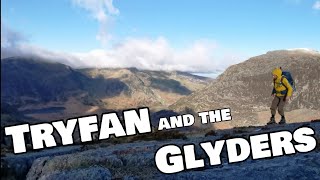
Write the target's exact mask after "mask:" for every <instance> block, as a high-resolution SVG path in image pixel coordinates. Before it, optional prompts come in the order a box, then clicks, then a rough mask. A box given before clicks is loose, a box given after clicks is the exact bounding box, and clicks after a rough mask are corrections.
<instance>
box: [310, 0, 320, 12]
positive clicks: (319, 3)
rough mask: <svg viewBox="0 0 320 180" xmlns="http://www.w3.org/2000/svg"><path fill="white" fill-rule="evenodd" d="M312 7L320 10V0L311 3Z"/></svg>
mask: <svg viewBox="0 0 320 180" xmlns="http://www.w3.org/2000/svg"><path fill="white" fill-rule="evenodd" d="M312 8H313V9H315V10H320V1H316V2H315V3H314V4H313V6H312Z"/></svg>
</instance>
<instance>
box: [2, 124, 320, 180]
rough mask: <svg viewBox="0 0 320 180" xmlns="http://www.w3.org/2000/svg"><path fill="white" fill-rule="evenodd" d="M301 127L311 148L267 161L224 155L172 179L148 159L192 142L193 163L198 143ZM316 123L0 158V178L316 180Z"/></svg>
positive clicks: (319, 168)
mask: <svg viewBox="0 0 320 180" xmlns="http://www.w3.org/2000/svg"><path fill="white" fill-rule="evenodd" d="M301 126H309V127H312V128H313V129H314V130H315V131H316V133H315V134H316V137H317V139H318V140H317V141H318V145H317V149H316V150H314V151H312V152H309V153H297V154H294V155H287V156H282V157H274V158H272V159H262V160H251V159H248V160H246V161H244V162H241V163H234V164H228V163H227V158H226V152H225V151H224V152H223V154H222V161H223V164H222V165H218V166H209V165H208V159H205V162H206V164H207V166H206V167H204V168H201V169H195V170H186V171H183V172H180V173H176V174H171V175H167V174H162V173H161V172H160V171H159V170H157V168H156V167H155V162H154V154H155V152H156V150H157V149H158V148H159V147H161V146H163V145H166V144H176V145H184V144H189V143H194V144H195V145H196V153H197V157H198V158H201V157H202V158H205V157H206V155H205V153H204V152H203V151H202V150H201V148H200V147H199V146H198V145H199V143H200V142H203V141H215V140H217V139H227V138H230V137H233V136H237V137H239V136H240V137H248V135H251V134H260V133H266V132H274V131H280V130H289V131H291V132H293V131H294V129H296V128H298V127H301ZM319 130H320V122H308V123H294V124H287V125H272V126H261V127H243V128H234V129H229V130H217V131H216V132H215V133H213V134H215V135H214V136H213V135H207V136H204V135H197V136H191V137H189V138H188V139H185V140H183V139H175V140H165V141H137V142H133V143H125V144H110V143H103V142H102V143H99V144H92V145H86V146H80V145H78V146H67V147H57V148H53V149H48V150H43V151H40V152H31V153H25V154H21V155H6V156H5V157H2V158H1V170H2V173H1V179H237V180H239V179H320V147H319V139H320V136H319V134H320V131H319Z"/></svg>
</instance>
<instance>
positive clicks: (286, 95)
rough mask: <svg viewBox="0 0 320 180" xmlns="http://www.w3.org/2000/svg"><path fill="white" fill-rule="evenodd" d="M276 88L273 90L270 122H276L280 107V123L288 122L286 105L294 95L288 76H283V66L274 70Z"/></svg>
mask: <svg viewBox="0 0 320 180" xmlns="http://www.w3.org/2000/svg"><path fill="white" fill-rule="evenodd" d="M272 75H273V82H274V88H273V91H272V96H273V97H274V98H273V101H272V103H271V107H270V110H271V118H270V121H269V122H268V124H275V123H276V121H275V118H274V116H275V115H276V110H277V109H278V112H279V114H280V115H281V120H280V122H279V124H284V123H286V119H285V117H284V105H285V102H287V101H289V100H290V99H291V96H292V91H293V89H292V87H291V85H290V83H289V81H288V80H287V78H286V77H284V76H282V70H281V68H276V69H274V70H273V71H272Z"/></svg>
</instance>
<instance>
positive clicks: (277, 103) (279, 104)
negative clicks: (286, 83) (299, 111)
mask: <svg viewBox="0 0 320 180" xmlns="http://www.w3.org/2000/svg"><path fill="white" fill-rule="evenodd" d="M284 105H285V101H284V96H282V97H281V96H280V97H278V96H274V98H273V101H272V104H271V107H270V109H271V114H272V115H273V116H274V115H276V110H277V108H278V112H279V114H280V115H281V116H284V110H283V108H284Z"/></svg>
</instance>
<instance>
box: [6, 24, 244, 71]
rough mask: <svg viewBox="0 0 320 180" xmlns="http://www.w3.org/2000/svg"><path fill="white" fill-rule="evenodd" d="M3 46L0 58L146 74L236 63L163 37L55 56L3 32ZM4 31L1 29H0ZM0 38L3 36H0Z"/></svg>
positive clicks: (209, 45)
mask: <svg viewBox="0 0 320 180" xmlns="http://www.w3.org/2000/svg"><path fill="white" fill-rule="evenodd" d="M5 30H6V31H10V32H6V33H4V34H6V35H7V36H10V35H12V36H13V37H6V38H2V39H6V41H5V42H6V43H2V41H1V58H2V59H3V58H6V57H13V56H24V57H36V58H41V59H45V60H47V61H53V62H60V63H63V64H67V65H69V66H72V67H74V68H85V67H93V68H115V67H119V68H120V67H136V68H138V69H148V70H165V71H172V70H179V71H188V72H216V71H221V70H223V69H225V68H226V67H228V66H229V65H230V64H234V63H237V62H239V61H240V60H241V59H240V58H239V57H238V56H237V55H236V54H232V53H231V52H228V51H227V50H224V49H223V48H221V47H219V46H218V45H217V44H216V43H215V42H211V41H206V40H199V41H195V42H193V43H190V45H189V46H187V47H185V48H182V49H175V48H173V47H172V46H171V45H170V43H169V41H168V40H167V39H166V38H164V37H158V38H154V39H150V38H127V39H126V40H124V41H123V42H121V43H119V44H117V45H115V46H113V47H111V48H109V49H95V50H92V51H89V52H81V53H80V52H57V51H51V50H47V49H44V48H41V47H38V46H35V45H32V44H30V43H27V41H25V40H23V41H22V40H21V38H19V37H23V36H22V35H19V34H18V33H17V32H14V31H12V30H11V29H9V28H6V29H5ZM1 31H4V29H1ZM1 34H2V32H1Z"/></svg>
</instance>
